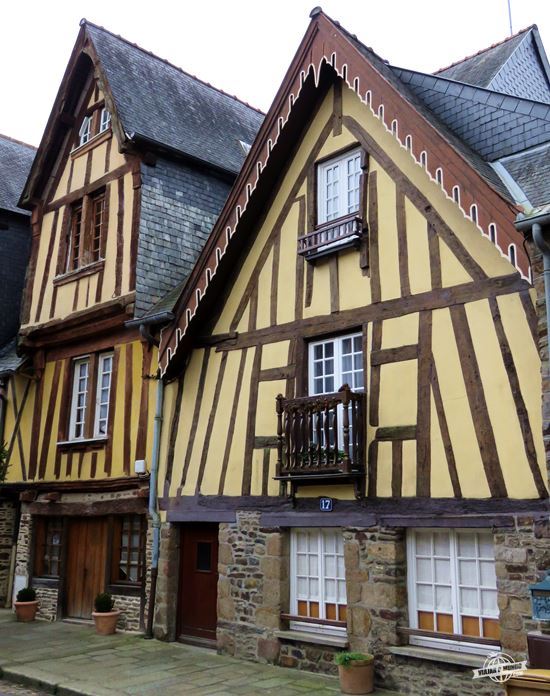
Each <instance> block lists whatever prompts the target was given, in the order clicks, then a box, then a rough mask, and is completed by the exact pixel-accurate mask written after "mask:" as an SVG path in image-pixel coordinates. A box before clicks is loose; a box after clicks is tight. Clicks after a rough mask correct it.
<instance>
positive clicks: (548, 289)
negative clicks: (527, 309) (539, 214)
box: [531, 222, 550, 357]
mask: <svg viewBox="0 0 550 696" xmlns="http://www.w3.org/2000/svg"><path fill="white" fill-rule="evenodd" d="M531 231H532V233H533V239H534V240H535V244H536V245H537V246H538V248H539V249H540V250H541V252H542V262H543V272H542V274H543V277H544V300H545V308H546V337H547V340H548V343H547V350H548V352H549V357H550V322H549V321H548V312H549V310H550V244H549V243H548V241H547V240H546V239H545V238H544V235H543V233H542V227H541V226H540V223H538V222H535V223H533V226H532V227H531Z"/></svg>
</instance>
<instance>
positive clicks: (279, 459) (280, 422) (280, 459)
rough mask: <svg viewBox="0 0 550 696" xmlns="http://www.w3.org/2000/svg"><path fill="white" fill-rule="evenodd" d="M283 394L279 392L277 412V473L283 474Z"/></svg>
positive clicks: (278, 474)
mask: <svg viewBox="0 0 550 696" xmlns="http://www.w3.org/2000/svg"><path fill="white" fill-rule="evenodd" d="M283 399H284V397H283V395H282V394H277V399H276V409H275V410H276V412H277V465H276V475H277V476H280V475H281V468H282V465H283Z"/></svg>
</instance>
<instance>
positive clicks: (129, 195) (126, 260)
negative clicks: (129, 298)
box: [109, 172, 136, 295]
mask: <svg viewBox="0 0 550 696" xmlns="http://www.w3.org/2000/svg"><path fill="white" fill-rule="evenodd" d="M135 194H136V191H135V190H134V187H133V180H132V174H131V172H128V173H127V174H125V176H124V224H123V227H122V229H123V237H124V251H123V257H122V294H123V295H124V294H125V293H127V292H129V291H130V290H133V289H134V288H131V287H130V262H131V256H132V255H131V247H132V212H133V207H134V206H133V201H134V195H135ZM109 217H110V216H109Z"/></svg>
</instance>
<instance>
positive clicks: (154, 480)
mask: <svg viewBox="0 0 550 696" xmlns="http://www.w3.org/2000/svg"><path fill="white" fill-rule="evenodd" d="M163 399H164V382H163V381H162V379H161V378H159V381H158V382H157V404H156V409H155V426H154V431H153V460H152V462H151V476H150V477H149V518H150V519H151V524H152V527H153V552H152V559H151V589H150V591H149V611H148V613H147V630H146V633H145V637H146V638H152V637H153V614H154V611H155V595H156V592H157V576H158V568H159V549H160V515H159V512H158V509H157V486H158V469H159V458H160V431H161V428H162V405H163Z"/></svg>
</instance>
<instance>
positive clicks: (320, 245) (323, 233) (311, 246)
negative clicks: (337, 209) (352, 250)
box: [298, 214, 363, 261]
mask: <svg viewBox="0 0 550 696" xmlns="http://www.w3.org/2000/svg"><path fill="white" fill-rule="evenodd" d="M362 235H363V221H362V220H361V218H360V217H358V216H357V215H356V214H353V215H347V216H346V217H342V218H338V220H331V221H330V222H327V223H325V224H324V225H320V226H319V227H316V228H315V229H314V230H313V232H308V233H307V234H305V235H303V236H302V237H298V253H299V254H300V255H302V256H304V257H305V258H306V259H307V260H308V261H312V260H314V259H318V258H320V257H321V256H325V255H326V254H332V253H334V252H336V251H340V250H341V249H347V248H348V247H350V246H356V245H357V244H358V243H359V241H360V240H361V236H362Z"/></svg>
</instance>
